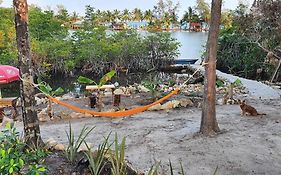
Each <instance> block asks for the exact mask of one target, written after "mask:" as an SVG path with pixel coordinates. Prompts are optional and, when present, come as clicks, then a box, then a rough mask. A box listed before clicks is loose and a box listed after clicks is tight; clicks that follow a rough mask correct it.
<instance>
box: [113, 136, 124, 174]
mask: <svg viewBox="0 0 281 175" xmlns="http://www.w3.org/2000/svg"><path fill="white" fill-rule="evenodd" d="M125 142H126V138H125V137H123V139H122V142H121V143H120V144H118V136H117V133H115V138H114V151H113V154H110V159H109V160H110V162H111V166H112V168H111V173H112V174H113V175H126V174H127V169H126V167H127V166H126V162H125Z"/></svg>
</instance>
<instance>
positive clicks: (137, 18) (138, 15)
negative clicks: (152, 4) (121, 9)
mask: <svg viewBox="0 0 281 175" xmlns="http://www.w3.org/2000/svg"><path fill="white" fill-rule="evenodd" d="M132 15H133V20H134V21H142V19H143V17H142V16H143V15H142V12H141V10H140V9H138V8H135V9H134V10H133V12H132Z"/></svg>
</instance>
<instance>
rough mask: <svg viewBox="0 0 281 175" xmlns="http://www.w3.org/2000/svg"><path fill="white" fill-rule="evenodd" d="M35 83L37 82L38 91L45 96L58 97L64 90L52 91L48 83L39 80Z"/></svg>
mask: <svg viewBox="0 0 281 175" xmlns="http://www.w3.org/2000/svg"><path fill="white" fill-rule="evenodd" d="M37 81H38V88H39V89H40V91H41V92H43V93H45V94H47V95H50V96H58V95H61V94H62V93H63V92H64V90H63V89H62V88H61V87H59V88H57V89H56V90H53V88H52V87H51V86H50V85H49V84H48V83H46V82H44V81H42V80H41V79H40V78H39V79H38V80H37Z"/></svg>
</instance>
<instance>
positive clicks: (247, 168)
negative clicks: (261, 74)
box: [17, 75, 281, 175]
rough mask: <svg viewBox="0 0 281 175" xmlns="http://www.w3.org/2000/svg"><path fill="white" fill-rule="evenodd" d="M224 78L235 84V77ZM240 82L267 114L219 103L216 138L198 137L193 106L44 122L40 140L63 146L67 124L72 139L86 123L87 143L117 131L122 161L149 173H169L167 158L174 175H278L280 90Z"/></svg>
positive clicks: (198, 116)
mask: <svg viewBox="0 0 281 175" xmlns="http://www.w3.org/2000/svg"><path fill="white" fill-rule="evenodd" d="M222 76H224V75H222ZM224 77H225V78H226V79H229V80H230V81H232V80H233V81H234V80H236V77H226V76H224ZM242 83H243V85H244V86H245V87H246V88H247V89H248V90H249V94H250V95H249V97H247V100H248V102H249V104H251V105H252V106H254V107H255V108H256V109H257V110H258V112H261V113H266V114H267V115H266V116H259V117H250V116H244V117H242V116H240V108H239V106H238V105H223V106H221V105H217V106H216V113H217V120H218V123H219V127H220V129H221V131H222V132H221V133H220V134H218V135H216V136H214V137H203V136H201V135H198V131H199V128H200V121H201V109H200V108H196V107H188V108H180V109H174V110H171V111H157V112H143V113H140V114H137V115H134V116H131V117H126V118H115V119H114V118H94V117H93V118H87V119H79V120H62V121H59V122H46V123H42V124H41V125H40V128H41V133H42V137H43V139H44V140H45V141H46V140H47V139H48V138H54V139H55V140H57V141H58V142H59V143H63V144H67V137H66V131H68V123H69V122H71V124H72V127H73V129H74V132H75V134H76V135H78V133H79V131H80V130H81V129H82V128H83V126H84V125H87V126H95V127H96V128H95V129H94V131H93V133H91V134H90V135H89V137H88V139H87V141H88V142H89V143H92V144H93V145H94V147H96V146H97V145H98V144H100V143H101V142H102V141H103V139H104V138H103V137H105V136H107V134H108V133H110V132H112V133H113V134H112V137H111V140H112V139H113V136H114V133H115V132H116V133H118V135H119V138H121V137H126V158H127V160H128V161H129V162H130V163H131V164H132V166H133V167H135V168H137V169H138V170H148V169H149V168H150V167H151V166H152V165H153V164H155V162H158V161H161V165H162V166H161V169H162V173H161V174H170V173H169V172H168V162H169V159H170V160H171V162H172V164H173V166H174V173H175V174H179V171H180V162H182V165H183V167H184V170H185V173H186V174H190V175H200V174H202V175H211V174H213V173H214V171H215V169H216V167H218V174H221V175H230V174H231V175H238V174H239V175H240V174H242V175H244V174H247V175H248V174H253V175H254V174H255V175H256V174H257V175H263V174H266V175H279V174H281V108H280V106H281V100H280V91H275V90H274V89H272V88H269V87H268V86H264V85H263V84H260V83H257V82H255V81H247V80H244V79H242ZM253 97H254V98H253ZM260 97H261V98H260ZM74 103H75V102H74ZM56 107H57V106H55V108H56ZM57 108H58V107H57ZM17 127H18V129H19V130H22V123H17ZM120 140H121V139H120Z"/></svg>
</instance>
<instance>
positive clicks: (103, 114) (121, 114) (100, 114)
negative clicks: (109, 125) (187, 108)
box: [20, 63, 208, 118]
mask: <svg viewBox="0 0 281 175" xmlns="http://www.w3.org/2000/svg"><path fill="white" fill-rule="evenodd" d="M206 65H208V63H203V64H202V65H200V66H199V67H198V68H197V69H196V70H195V71H194V73H193V74H192V75H191V76H190V77H189V78H188V79H187V80H186V81H184V82H183V83H182V84H181V85H180V86H179V87H177V88H175V89H174V90H173V91H172V92H170V93H169V94H167V95H166V96H164V97H162V98H160V99H159V100H157V101H155V102H153V103H151V104H148V105H146V106H140V107H135V108H132V109H128V110H125V111H115V112H108V111H105V112H97V111H94V110H89V109H82V108H79V107H76V106H73V105H70V104H68V103H66V102H63V101H61V100H58V99H57V98H55V97H52V96H51V95H49V94H46V93H45V92H44V91H42V90H41V89H40V88H39V85H38V84H35V83H31V82H29V81H25V80H24V79H22V78H21V77H20V80H21V81H23V82H27V83H30V84H32V85H33V86H34V87H35V88H37V89H38V90H39V91H40V92H42V93H44V94H45V95H46V96H47V97H48V99H49V100H51V101H53V102H54V103H57V104H59V105H62V106H64V107H66V108H68V109H71V110H73V111H75V112H78V113H84V114H90V115H93V116H95V117H114V118H116V117H126V116H131V115H134V114H137V113H140V112H144V111H146V110H147V109H149V108H150V107H152V106H154V105H156V104H159V103H162V102H163V101H165V100H167V99H169V98H171V97H172V96H174V95H177V94H179V93H180V90H181V89H182V88H183V86H184V85H185V84H186V83H188V81H189V80H190V79H191V78H193V77H194V75H195V74H196V73H197V72H199V71H200V69H201V68H202V67H203V66H206Z"/></svg>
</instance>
